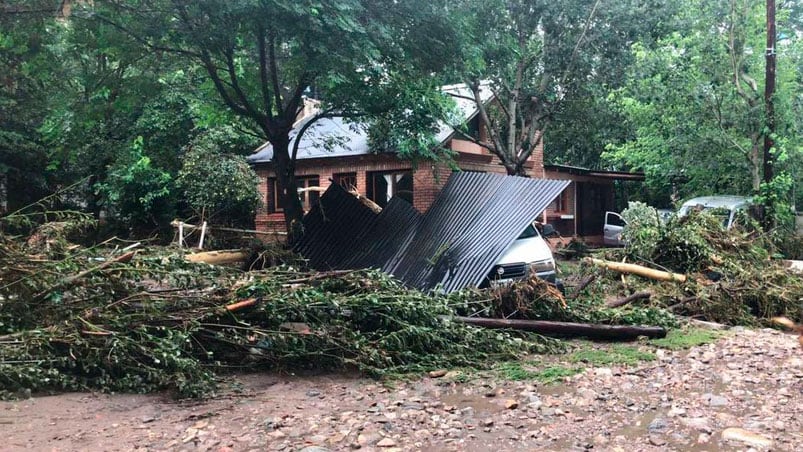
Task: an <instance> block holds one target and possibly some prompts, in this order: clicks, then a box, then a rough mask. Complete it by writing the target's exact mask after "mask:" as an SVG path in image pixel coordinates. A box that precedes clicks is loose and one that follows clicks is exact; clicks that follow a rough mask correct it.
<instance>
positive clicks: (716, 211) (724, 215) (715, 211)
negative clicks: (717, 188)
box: [680, 205, 731, 228]
mask: <svg viewBox="0 0 803 452" xmlns="http://www.w3.org/2000/svg"><path fill="white" fill-rule="evenodd" d="M692 209H701V210H702V211H703V212H706V213H709V214H711V215H714V216H715V217H717V218H719V219H721V220H722V226H723V227H726V228H727V227H728V220H730V216H731V211H730V209H728V208H726V207H703V206H701V205H697V206H684V207H682V208H681V209H680V215H681V216H682V215H686V214H688V213H689V211H691V210H692Z"/></svg>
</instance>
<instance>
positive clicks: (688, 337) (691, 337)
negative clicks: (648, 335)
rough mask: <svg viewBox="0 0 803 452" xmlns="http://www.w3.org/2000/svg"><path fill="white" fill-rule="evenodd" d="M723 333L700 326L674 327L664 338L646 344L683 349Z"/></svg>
mask: <svg viewBox="0 0 803 452" xmlns="http://www.w3.org/2000/svg"><path fill="white" fill-rule="evenodd" d="M724 334H725V333H723V332H721V331H715V330H706V329H702V328H689V329H675V330H670V331H669V333H668V334H667V335H666V337H665V338H662V339H652V340H650V341H649V342H648V344H650V345H654V346H655V347H659V348H665V349H669V350H684V349H687V348H691V347H696V346H698V345H704V344H710V343H711V342H715V341H716V340H717V339H719V338H720V337H722V336H723V335H724Z"/></svg>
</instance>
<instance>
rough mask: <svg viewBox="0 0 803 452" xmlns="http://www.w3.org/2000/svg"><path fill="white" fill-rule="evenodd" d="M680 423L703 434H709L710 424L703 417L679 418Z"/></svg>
mask: <svg viewBox="0 0 803 452" xmlns="http://www.w3.org/2000/svg"><path fill="white" fill-rule="evenodd" d="M680 422H681V423H682V424H683V425H685V426H686V427H689V428H693V429H695V430H698V431H701V432H703V433H711V424H710V423H709V421H708V419H707V418H704V417H685V418H681V419H680Z"/></svg>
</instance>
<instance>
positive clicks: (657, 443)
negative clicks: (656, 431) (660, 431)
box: [650, 435, 666, 447]
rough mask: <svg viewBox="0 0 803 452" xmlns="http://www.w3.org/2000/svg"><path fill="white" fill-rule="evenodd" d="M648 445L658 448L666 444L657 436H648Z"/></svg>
mask: <svg viewBox="0 0 803 452" xmlns="http://www.w3.org/2000/svg"><path fill="white" fill-rule="evenodd" d="M650 444H652V445H653V446H659V447H660V446H663V445H664V444H666V440H665V439H663V438H661V437H660V436H658V435H650Z"/></svg>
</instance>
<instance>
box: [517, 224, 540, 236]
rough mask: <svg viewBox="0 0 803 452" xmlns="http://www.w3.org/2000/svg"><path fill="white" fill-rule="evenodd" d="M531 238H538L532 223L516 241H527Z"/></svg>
mask: <svg viewBox="0 0 803 452" xmlns="http://www.w3.org/2000/svg"><path fill="white" fill-rule="evenodd" d="M532 237H538V230H537V229H535V226H533V225H532V223H530V224H529V225H528V226H527V228H526V229H524V232H522V233H521V235H520V236H519V238H517V239H516V240H521V239H529V238H532Z"/></svg>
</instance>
